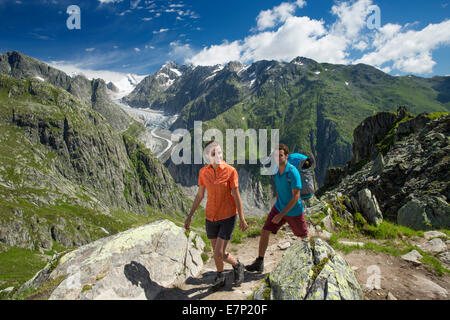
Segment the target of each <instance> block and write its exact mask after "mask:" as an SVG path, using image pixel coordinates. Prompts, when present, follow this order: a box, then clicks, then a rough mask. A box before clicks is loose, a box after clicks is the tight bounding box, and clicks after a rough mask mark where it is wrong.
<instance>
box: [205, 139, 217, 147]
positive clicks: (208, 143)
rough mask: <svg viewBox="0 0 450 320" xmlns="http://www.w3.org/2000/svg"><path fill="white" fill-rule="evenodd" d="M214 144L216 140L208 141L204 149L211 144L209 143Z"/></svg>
mask: <svg viewBox="0 0 450 320" xmlns="http://www.w3.org/2000/svg"><path fill="white" fill-rule="evenodd" d="M214 142H216V140H210V141H208V142H207V143H206V144H205V149H206V148H207V147H208V146H209V145H210V144H211V143H214ZM216 143H217V142H216Z"/></svg>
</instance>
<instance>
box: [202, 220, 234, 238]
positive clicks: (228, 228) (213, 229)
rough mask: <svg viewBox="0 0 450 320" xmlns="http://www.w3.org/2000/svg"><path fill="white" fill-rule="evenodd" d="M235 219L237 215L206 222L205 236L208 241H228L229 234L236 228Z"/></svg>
mask: <svg viewBox="0 0 450 320" xmlns="http://www.w3.org/2000/svg"><path fill="white" fill-rule="evenodd" d="M236 217H237V215H234V216H232V217H231V218H227V219H223V220H218V221H209V220H206V235H207V236H208V239H217V238H221V239H223V240H230V239H231V234H232V233H233V230H234V227H235V226H236Z"/></svg>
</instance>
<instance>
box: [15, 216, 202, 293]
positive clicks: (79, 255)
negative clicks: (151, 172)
mask: <svg viewBox="0 0 450 320" xmlns="http://www.w3.org/2000/svg"><path fill="white" fill-rule="evenodd" d="M204 246H205V244H204V242H203V240H202V239H201V238H200V237H199V236H198V235H196V234H195V233H194V232H190V233H189V235H188V236H186V234H185V231H184V229H182V228H180V227H177V226H176V225H175V224H174V223H172V222H169V221H168V220H160V221H156V222H153V223H150V224H147V225H144V226H141V227H138V228H135V229H130V230H127V231H125V232H121V233H119V234H116V235H114V236H111V237H108V238H103V239H100V240H97V241H95V242H92V243H90V244H88V245H85V246H82V247H79V248H78V249H76V250H74V251H71V252H68V253H66V254H64V255H62V256H60V257H55V258H54V259H53V260H52V261H51V262H50V263H49V264H48V265H47V267H45V268H44V269H43V270H42V271H40V272H38V273H37V274H36V275H35V277H34V278H33V279H31V280H30V281H28V282H27V283H26V284H24V285H23V286H22V287H21V288H20V289H19V290H18V292H17V293H16V295H19V294H20V293H22V292H24V290H25V289H27V288H28V289H30V288H31V289H34V288H38V287H39V286H42V285H45V284H48V283H52V282H53V283H54V282H55V280H57V279H64V280H62V281H59V283H56V287H55V288H53V289H52V290H51V294H50V297H49V299H50V300H99V299H100V300H118V299H132V300H140V299H148V300H152V299H155V298H156V297H157V295H158V294H159V292H160V291H161V290H162V289H163V288H168V287H171V286H173V285H176V284H178V283H181V282H184V281H185V280H186V279H187V278H189V277H195V276H197V275H198V274H199V272H200V271H201V269H202V267H203V260H202V257H201V254H202V252H203V249H204Z"/></svg>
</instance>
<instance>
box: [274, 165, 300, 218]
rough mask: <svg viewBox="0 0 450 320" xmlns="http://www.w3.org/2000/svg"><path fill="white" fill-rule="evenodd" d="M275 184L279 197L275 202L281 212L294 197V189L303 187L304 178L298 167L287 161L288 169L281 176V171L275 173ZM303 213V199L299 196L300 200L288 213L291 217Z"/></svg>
mask: <svg viewBox="0 0 450 320" xmlns="http://www.w3.org/2000/svg"><path fill="white" fill-rule="evenodd" d="M275 186H276V188H277V192H278V199H277V202H276V203H275V208H276V209H277V210H278V211H279V212H281V211H283V209H284V208H286V206H287V205H288V203H289V202H290V201H291V199H292V189H301V188H302V180H301V179H300V173H299V172H298V170H297V168H295V167H294V166H293V165H292V164H290V163H287V165H286V169H284V172H283V174H282V175H281V176H280V171H277V173H276V174H275ZM302 213H303V205H302V201H301V199H300V198H299V199H298V202H297V203H296V204H295V206H293V207H292V208H291V210H289V211H288V212H287V213H286V215H287V216H289V217H295V216H299V215H301V214H302Z"/></svg>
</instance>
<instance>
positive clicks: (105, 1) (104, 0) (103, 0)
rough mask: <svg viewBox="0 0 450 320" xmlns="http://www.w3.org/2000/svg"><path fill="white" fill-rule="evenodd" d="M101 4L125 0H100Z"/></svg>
mask: <svg viewBox="0 0 450 320" xmlns="http://www.w3.org/2000/svg"><path fill="white" fill-rule="evenodd" d="M98 1H99V2H100V3H115V2H122V1H123V0H98Z"/></svg>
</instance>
